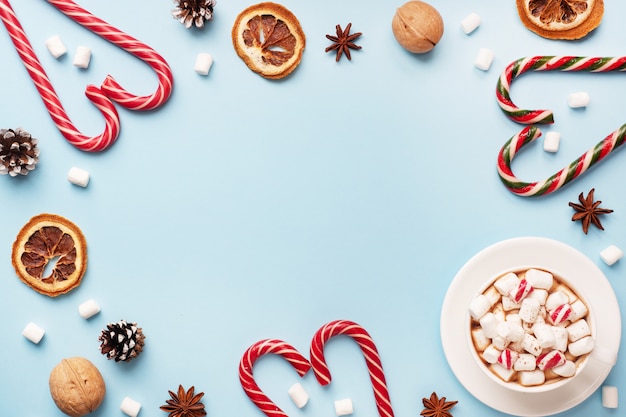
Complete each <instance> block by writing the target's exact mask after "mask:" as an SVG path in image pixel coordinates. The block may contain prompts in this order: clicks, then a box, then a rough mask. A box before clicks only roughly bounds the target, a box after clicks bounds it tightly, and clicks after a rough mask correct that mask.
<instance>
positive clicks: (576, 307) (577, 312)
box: [569, 300, 588, 321]
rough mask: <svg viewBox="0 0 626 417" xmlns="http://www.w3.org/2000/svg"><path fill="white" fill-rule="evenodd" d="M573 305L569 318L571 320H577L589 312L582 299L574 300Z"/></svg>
mask: <svg viewBox="0 0 626 417" xmlns="http://www.w3.org/2000/svg"><path fill="white" fill-rule="evenodd" d="M571 307H572V312H571V313H569V319H570V320H571V321H576V320H578V319H579V318H581V317H584V316H585V315H587V313H588V310H587V306H586V305H585V303H583V302H582V301H581V300H576V301H574V302H573V303H572V304H571Z"/></svg>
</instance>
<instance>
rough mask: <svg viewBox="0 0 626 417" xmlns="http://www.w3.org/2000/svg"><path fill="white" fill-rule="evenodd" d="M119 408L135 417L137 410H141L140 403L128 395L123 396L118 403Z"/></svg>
mask: <svg viewBox="0 0 626 417" xmlns="http://www.w3.org/2000/svg"><path fill="white" fill-rule="evenodd" d="M120 410H122V412H123V413H124V414H126V415H128V416H130V417H137V414H139V410H141V403H139V402H137V401H135V400H133V399H132V398H130V397H124V399H123V400H122V404H121V405H120Z"/></svg>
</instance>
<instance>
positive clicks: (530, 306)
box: [519, 298, 541, 323]
mask: <svg viewBox="0 0 626 417" xmlns="http://www.w3.org/2000/svg"><path fill="white" fill-rule="evenodd" d="M540 309H541V305H540V304H539V301H537V300H535V299H534V298H525V299H524V301H522V304H521V306H520V309H519V316H520V317H521V318H522V320H524V321H525V322H526V323H534V322H535V321H536V320H537V317H538V316H539V310H540Z"/></svg>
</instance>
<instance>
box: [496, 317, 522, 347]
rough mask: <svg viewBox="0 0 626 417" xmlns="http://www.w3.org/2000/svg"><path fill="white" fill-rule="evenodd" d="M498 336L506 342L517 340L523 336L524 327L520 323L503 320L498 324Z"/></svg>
mask: <svg viewBox="0 0 626 417" xmlns="http://www.w3.org/2000/svg"><path fill="white" fill-rule="evenodd" d="M498 336H500V337H502V338H503V339H504V340H506V341H508V342H519V341H520V340H522V338H523V337H524V328H523V327H522V326H521V325H517V324H515V323H511V322H509V321H503V322H501V323H500V324H498Z"/></svg>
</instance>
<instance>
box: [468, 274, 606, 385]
mask: <svg viewBox="0 0 626 417" xmlns="http://www.w3.org/2000/svg"><path fill="white" fill-rule="evenodd" d="M533 268H534V269H540V270H543V271H547V272H550V273H551V274H552V275H553V276H555V277H557V278H558V279H559V281H562V282H564V283H565V284H566V285H567V286H568V288H569V289H570V290H572V291H573V292H574V293H575V294H576V296H577V297H578V298H579V299H581V300H582V302H583V303H584V304H585V306H586V307H587V316H586V317H585V320H587V322H588V323H589V327H590V329H591V336H592V337H593V338H594V339H595V336H596V321H595V314H594V313H593V308H592V306H591V304H590V303H589V301H588V300H587V298H586V297H585V296H584V295H583V294H581V293H580V291H579V290H578V288H577V287H576V286H575V285H572V283H571V281H570V280H568V279H567V278H564V277H563V275H562V274H560V273H559V272H558V271H557V270H555V269H554V268H550V267H544V266H540V265H536V264H532V265H520V266H514V267H508V268H506V269H504V270H502V271H500V272H499V273H497V274H494V275H493V276H492V277H491V279H489V280H486V281H485V284H484V285H483V286H481V287H480V289H479V290H478V292H477V293H476V294H475V296H478V295H480V294H483V293H484V292H485V290H487V288H489V286H491V285H493V283H494V282H495V281H496V280H497V279H498V278H500V277H501V276H503V275H504V274H507V273H509V272H522V271H527V270H529V269H533ZM466 323H467V325H466V326H465V332H466V339H467V343H468V345H469V350H470V352H471V355H472V357H473V358H474V361H475V362H476V364H477V365H478V367H479V368H480V369H481V370H482V371H483V373H484V374H485V375H487V376H488V377H489V378H490V379H491V380H492V381H494V382H495V383H497V384H498V385H500V386H502V387H504V388H506V389H510V390H513V391H517V392H521V393H527V394H529V393H530V394H532V393H540V392H550V391H553V390H555V389H557V388H561V387H563V386H565V385H567V384H568V383H569V382H571V381H573V380H574V379H575V378H576V377H578V376H579V375H580V374H581V373H582V372H583V370H584V368H585V366H586V365H587V363H588V362H589V356H590V355H592V354H593V350H592V351H591V352H589V353H587V354H585V357H584V358H582V363H580V364H578V365H577V367H576V373H575V374H574V375H573V376H571V377H562V378H561V379H559V380H558V381H555V382H549V383H543V384H540V385H532V386H524V385H522V384H520V383H518V382H516V381H512V382H506V381H504V380H503V379H501V378H499V377H498V376H497V375H495V374H494V373H493V372H492V371H491V370H490V369H489V367H488V366H487V364H485V362H484V361H483V360H482V359H481V358H480V356H479V353H478V351H477V350H476V347H475V346H474V342H473V340H472V334H471V327H472V326H471V323H472V317H471V316H470V314H469V311H467V313H466Z"/></svg>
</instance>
